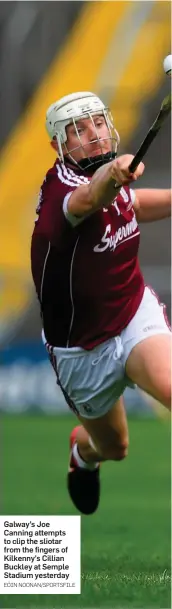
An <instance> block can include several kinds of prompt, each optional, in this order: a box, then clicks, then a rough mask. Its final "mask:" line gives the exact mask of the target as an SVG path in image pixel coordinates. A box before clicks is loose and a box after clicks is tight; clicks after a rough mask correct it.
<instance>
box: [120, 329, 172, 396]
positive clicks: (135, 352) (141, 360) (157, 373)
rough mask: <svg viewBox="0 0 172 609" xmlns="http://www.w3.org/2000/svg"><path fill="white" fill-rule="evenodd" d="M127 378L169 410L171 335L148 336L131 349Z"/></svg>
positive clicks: (127, 362) (127, 365)
mask: <svg viewBox="0 0 172 609" xmlns="http://www.w3.org/2000/svg"><path fill="white" fill-rule="evenodd" d="M126 373H127V376H128V377H129V378H130V380H132V381H133V382H134V383H136V384H137V385H138V386H139V387H140V388H141V389H143V390H144V391H146V392H147V393H149V394H150V395H152V396H153V397H154V398H155V399H157V400H158V401H160V402H162V403H163V404H164V406H167V408H170V404H171V335H170V334H160V335H154V336H150V337H149V338H146V339H145V340H142V341H141V342H139V343H138V344H137V345H135V347H133V349H132V351H131V353H130V355H129V357H128V359H127V361H126Z"/></svg>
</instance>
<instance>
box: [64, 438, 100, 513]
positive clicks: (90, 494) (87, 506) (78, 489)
mask: <svg viewBox="0 0 172 609" xmlns="http://www.w3.org/2000/svg"><path fill="white" fill-rule="evenodd" d="M78 427H79V426H77V427H75V428H74V429H73V431H72V433H71V434H70V449H72V448H73V445H74V444H75V442H76V434H77V431H78ZM99 470H100V467H99V465H98V467H96V468H94V469H84V468H82V467H79V466H78V464H77V463H76V461H75V459H74V456H73V453H72V450H71V454H70V462H69V471H68V475H67V487H68V491H69V495H70V497H71V499H72V501H73V503H74V505H75V507H76V508H77V510H79V512H82V514H87V515H88V514H93V513H94V512H95V511H96V510H97V507H98V504H99V498H100V477H99Z"/></svg>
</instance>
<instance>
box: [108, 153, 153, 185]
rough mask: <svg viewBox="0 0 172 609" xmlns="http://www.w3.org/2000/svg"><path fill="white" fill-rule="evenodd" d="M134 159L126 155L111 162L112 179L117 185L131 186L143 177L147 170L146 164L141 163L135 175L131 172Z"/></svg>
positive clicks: (130, 155)
mask: <svg viewBox="0 0 172 609" xmlns="http://www.w3.org/2000/svg"><path fill="white" fill-rule="evenodd" d="M133 158H134V156H133V155H132V154H124V155H122V156H119V157H118V158H117V159H115V161H112V162H111V177H112V178H113V180H114V181H115V182H116V184H129V183H130V182H132V181H134V180H138V178H140V176H142V174H143V172H144V170H145V166H144V163H142V162H141V163H139V165H138V167H137V168H136V169H135V171H134V173H131V172H130V170H129V165H130V163H131V161H132V160H133Z"/></svg>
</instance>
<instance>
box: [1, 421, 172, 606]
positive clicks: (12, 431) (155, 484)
mask: <svg viewBox="0 0 172 609" xmlns="http://www.w3.org/2000/svg"><path fill="white" fill-rule="evenodd" d="M73 424H75V419H74V417H72V416H70V415H69V416H57V417H54V416H49V417H48V416H44V415H42V416H41V415H40V416H38V415H28V414H26V415H23V416H19V415H13V416H8V415H1V436H2V439H3V449H2V457H3V468H2V470H3V471H2V473H3V476H2V478H3V500H2V502H1V513H2V514H5V515H10V514H11V515H12V514H22V515H24V514H35V515H36V514H37V515H41V514H42V515H46V514H47V515H50V514H51V515H53V514H54V515H55V514H76V513H77V512H76V510H75V508H74V507H73V505H72V503H71V501H70V499H69V497H68V494H67V489H66V481H65V479H66V469H67V464H68V436H69V432H70V430H71V428H72V426H73ZM129 431H130V450H129V456H128V458H127V459H126V460H124V461H122V462H120V463H118V462H116V463H112V462H110V463H107V464H106V463H105V464H103V465H102V467H101V480H102V496H101V503H100V508H99V510H98V511H97V513H96V514H94V515H93V516H91V517H86V516H85V517H82V592H81V595H71V596H68V595H64V596H60V595H56V596H54V595H49V596H47V595H46V594H45V595H41V596H39V594H38V595H23V594H22V595H14V596H13V595H3V596H1V599H0V604H1V607H4V608H5V607H11V608H13V607H14V606H15V608H17V607H22V608H24V607H29V608H30V609H37V608H38V607H39V606H40V607H41V606H42V607H45V608H46V609H48V608H50V609H51V608H55V607H58V608H59V609H63V608H66V609H70V608H71V609H72V608H73V607H75V608H76V609H77V608H78V609H79V608H82V609H84V608H85V609H86V607H90V608H91V609H93V608H97V609H98V608H99V607H104V609H106V608H109V609H110V608H111V609H112V607H116V608H117V607H127V608H131V607H132V608H133V607H137V608H138V607H139V608H142V607H144V609H146V608H148V607H157V609H159V608H160V607H166V608H168V607H170V425H169V422H168V421H164V420H163V421H162V420H161V421H160V420H157V419H150V420H147V419H142V420H141V419H130V420H129Z"/></svg>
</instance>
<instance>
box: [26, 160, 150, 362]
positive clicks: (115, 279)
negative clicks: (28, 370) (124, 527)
mask: <svg viewBox="0 0 172 609" xmlns="http://www.w3.org/2000/svg"><path fill="white" fill-rule="evenodd" d="M90 180H91V175H89V176H88V172H85V171H83V172H82V171H81V170H79V169H78V168H76V169H75V167H73V168H71V166H70V165H64V164H62V163H60V162H59V161H58V160H56V162H55V164H54V166H53V167H52V169H50V170H49V171H48V173H47V175H46V177H45V180H44V182H43V185H42V188H41V190H40V195H39V204H38V208H37V214H38V218H37V220H36V222H35V228H34V231H33V235H32V245H31V265H32V275H33V280H34V283H35V287H36V292H37V295H38V299H39V301H40V305H41V313H42V321H43V328H44V332H45V337H46V339H47V342H48V343H50V344H51V345H53V346H56V347H68V348H69V347H74V346H80V347H82V348H84V349H88V350H89V349H92V348H94V347H95V346H96V345H97V344H99V343H101V342H103V341H106V340H108V339H109V338H110V337H112V336H117V335H118V334H120V332H121V330H123V328H125V327H126V326H127V325H128V323H129V321H130V320H131V319H132V317H133V316H134V315H135V313H136V311H137V309H138V307H139V304H140V302H141V300H142V296H143V292H144V281H143V277H142V274H141V272H140V268H139V263H138V257H137V255H138V247H139V239H140V231H139V227H138V224H137V220H136V216H135V213H134V209H133V206H132V203H133V201H134V196H135V195H134V191H132V190H131V189H129V188H128V187H123V188H121V190H120V193H119V194H118V195H117V197H116V198H115V199H114V201H113V203H112V204H111V205H109V207H108V208H103V209H100V210H98V211H96V212H95V213H94V214H92V215H90V216H89V217H88V216H87V218H85V219H83V218H82V219H81V218H75V217H74V216H72V215H71V214H69V213H68V200H69V197H70V195H71V193H72V192H73V191H74V190H75V189H76V188H78V187H79V186H80V185H81V184H87V183H89V181H90Z"/></svg>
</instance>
